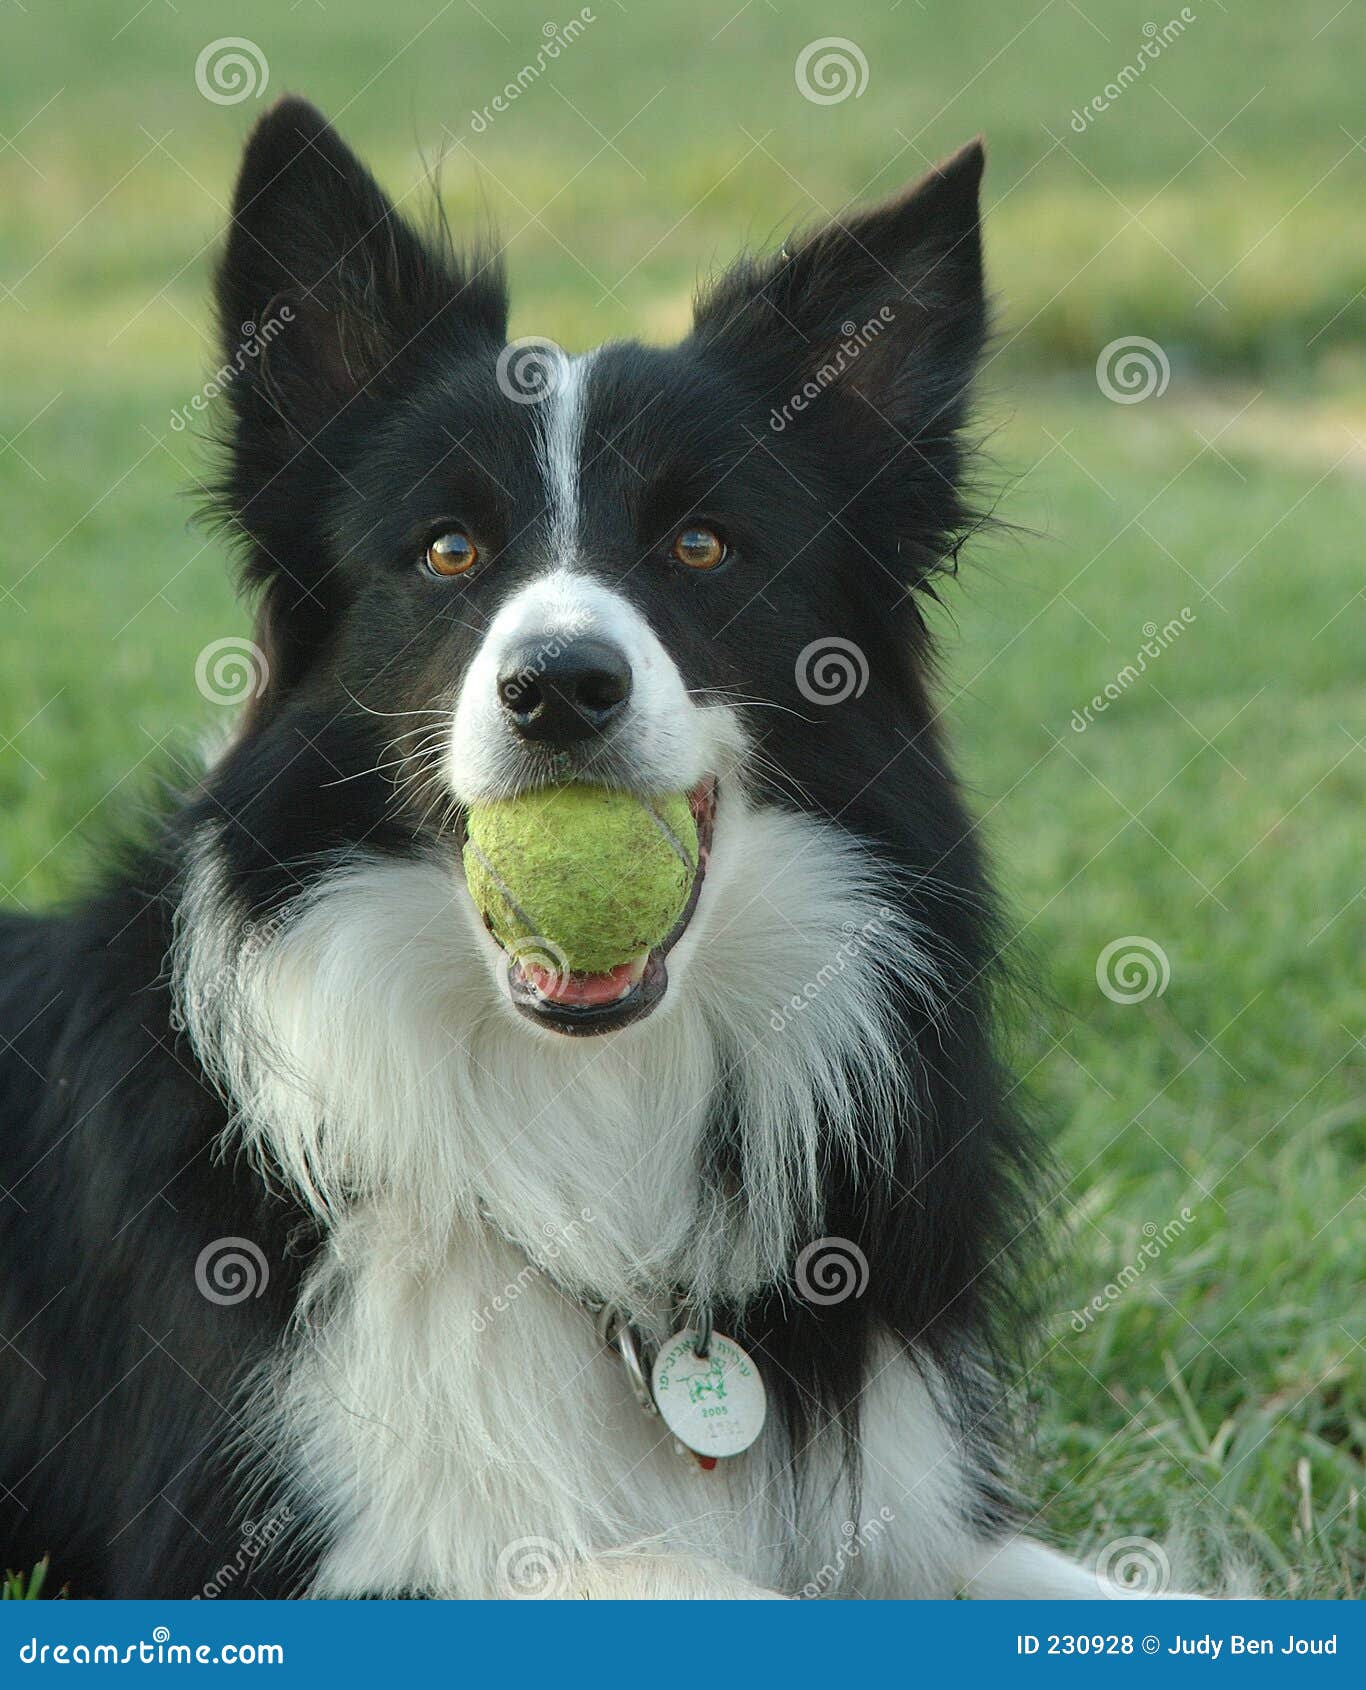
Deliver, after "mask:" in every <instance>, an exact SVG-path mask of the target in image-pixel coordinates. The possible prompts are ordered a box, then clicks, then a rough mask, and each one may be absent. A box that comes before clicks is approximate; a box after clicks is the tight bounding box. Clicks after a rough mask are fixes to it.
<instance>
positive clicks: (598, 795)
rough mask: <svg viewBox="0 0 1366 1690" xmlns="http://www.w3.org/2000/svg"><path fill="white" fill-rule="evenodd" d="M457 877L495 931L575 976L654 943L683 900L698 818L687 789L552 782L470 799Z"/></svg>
mask: <svg viewBox="0 0 1366 1690" xmlns="http://www.w3.org/2000/svg"><path fill="white" fill-rule="evenodd" d="M464 856H465V880H466V883H467V885H468V886H469V889H470V894H471V896H472V897H473V899H474V901H475V904H476V905H477V906H478V908H479V911H480V913H481V915H482V916H483V917H484V921H485V923H486V925H487V926H488V928H489V930H490V932H491V933H492V934H493V936H494V938H495V939H497V940H498V942H499V944H500V945H502V946H503V948H504V949H505V950H507V951H509V952H511V953H512V954H513V955H516V953H517V949H518V945H519V943H523V944H524V943H525V941H527V940H528V939H532V938H536V939H539V940H542V941H543V942H544V943H545V945H546V947H547V948H548V949H552V950H553V951H554V952H555V953H556V954H557V957H558V958H559V959H560V960H562V962H563V965H564V966H565V967H566V968H568V969H569V970H570V972H571V973H575V974H606V973H608V972H609V971H610V970H612V969H614V968H619V967H620V966H621V965H622V964H623V963H627V962H632V961H634V960H635V959H636V958H637V957H640V956H643V955H644V954H645V953H646V952H647V951H650V950H653V949H654V947H655V946H656V945H658V944H659V943H660V942H661V941H662V940H663V939H664V938H666V937H667V936H668V934H669V932H670V931H671V930H672V928H673V926H674V924H675V923H676V922H677V921H678V918H679V917H680V916H681V915H682V914H683V911H684V909H685V908H686V907H687V903H688V896H689V894H690V893H691V891H692V885H693V880H694V877H695V876H696V874H697V824H696V822H695V821H694V820H693V814H692V810H691V809H690V808H689V805H688V800H687V796H686V794H684V793H681V792H676V793H670V794H669V795H667V796H666V797H662V798H658V797H657V798H638V797H636V796H635V795H634V794H632V793H629V792H609V791H608V790H607V789H606V788H604V787H600V786H557V787H550V788H546V789H543V790H539V791H535V792H527V793H524V794H523V795H522V796H521V797H519V798H499V799H494V800H492V801H491V802H489V803H486V804H474V805H471V807H470V813H469V825H468V833H467V839H466V844H465V853H464Z"/></svg>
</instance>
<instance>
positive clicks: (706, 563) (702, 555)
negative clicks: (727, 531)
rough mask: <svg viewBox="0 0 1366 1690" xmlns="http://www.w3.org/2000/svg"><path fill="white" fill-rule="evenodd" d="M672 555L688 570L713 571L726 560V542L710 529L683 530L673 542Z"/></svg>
mask: <svg viewBox="0 0 1366 1690" xmlns="http://www.w3.org/2000/svg"><path fill="white" fill-rule="evenodd" d="M673 555H674V556H675V557H676V558H677V559H678V561H679V562H680V563H686V564H687V566H688V568H689V569H715V568H716V566H717V564H718V563H724V562H725V560H726V542H725V541H724V540H723V539H722V538H721V537H720V535H719V534H713V533H712V531H711V529H710V528H685V529H684V530H683V532H682V533H681V534H680V535H679V536H678V538H677V539H676V540H675V541H674V552H673Z"/></svg>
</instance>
